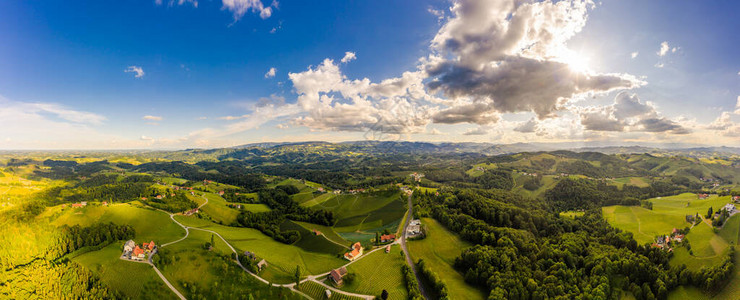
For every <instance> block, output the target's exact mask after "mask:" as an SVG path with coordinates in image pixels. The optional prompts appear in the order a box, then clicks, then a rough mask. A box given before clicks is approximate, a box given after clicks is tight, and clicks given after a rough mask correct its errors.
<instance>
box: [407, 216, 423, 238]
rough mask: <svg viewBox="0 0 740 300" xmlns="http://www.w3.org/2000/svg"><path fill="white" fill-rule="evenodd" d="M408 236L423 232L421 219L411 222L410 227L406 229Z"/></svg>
mask: <svg viewBox="0 0 740 300" xmlns="http://www.w3.org/2000/svg"><path fill="white" fill-rule="evenodd" d="M406 233H407V236H416V235H418V234H421V221H420V220H418V219H416V220H411V223H409V227H408V229H406Z"/></svg>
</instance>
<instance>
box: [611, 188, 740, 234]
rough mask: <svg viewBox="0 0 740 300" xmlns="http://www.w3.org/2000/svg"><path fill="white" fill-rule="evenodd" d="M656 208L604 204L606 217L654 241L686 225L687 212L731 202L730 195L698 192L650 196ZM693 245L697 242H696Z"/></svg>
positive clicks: (616, 225)
mask: <svg viewBox="0 0 740 300" xmlns="http://www.w3.org/2000/svg"><path fill="white" fill-rule="evenodd" d="M649 201H651V202H652V203H653V209H652V210H648V209H645V208H642V207H637V206H619V205H616V206H607V207H604V208H602V213H603V215H604V218H605V219H606V220H607V221H608V222H609V223H610V224H611V225H612V226H615V227H617V228H620V229H622V230H626V231H629V232H632V233H633V234H634V237H635V240H637V242H638V243H640V244H643V243H650V242H652V241H653V240H654V239H655V236H658V235H663V234H668V233H670V232H671V230H673V228H684V227H686V226H690V225H691V224H689V223H687V222H686V215H695V214H696V213H699V214H700V215H703V214H706V212H707V210H708V209H709V207H713V208H714V210H715V211H716V210H717V209H719V208H720V207H722V206H724V205H725V204H727V203H729V202H730V197H729V196H726V197H717V196H714V195H713V196H711V197H710V198H708V199H704V200H698V199H697V197H696V195H695V194H691V193H684V194H681V195H676V196H670V197H662V198H661V197H658V198H653V199H650V200H649ZM692 246H696V245H693V244H692Z"/></svg>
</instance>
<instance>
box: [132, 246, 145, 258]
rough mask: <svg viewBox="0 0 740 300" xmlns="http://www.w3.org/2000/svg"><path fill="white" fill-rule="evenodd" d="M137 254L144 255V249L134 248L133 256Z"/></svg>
mask: <svg viewBox="0 0 740 300" xmlns="http://www.w3.org/2000/svg"><path fill="white" fill-rule="evenodd" d="M139 254H144V249H141V248H139V246H136V248H134V256H139Z"/></svg>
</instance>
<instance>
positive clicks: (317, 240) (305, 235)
mask: <svg viewBox="0 0 740 300" xmlns="http://www.w3.org/2000/svg"><path fill="white" fill-rule="evenodd" d="M280 230H296V231H298V233H300V235H301V238H300V239H299V240H298V241H297V242H295V243H294V244H293V245H294V246H296V247H300V248H301V249H303V250H306V251H310V252H317V253H326V254H331V255H336V254H343V253H345V252H347V247H345V246H342V245H338V244H336V243H333V242H332V241H330V240H328V239H326V238H325V237H324V236H323V235H316V234H315V233H313V232H312V231H311V230H308V229H306V228H305V227H303V226H301V225H298V224H296V223H295V222H293V221H290V220H286V221H285V222H283V224H280Z"/></svg>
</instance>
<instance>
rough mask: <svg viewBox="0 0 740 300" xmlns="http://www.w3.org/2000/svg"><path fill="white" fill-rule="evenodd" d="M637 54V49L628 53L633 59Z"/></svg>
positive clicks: (638, 53)
mask: <svg viewBox="0 0 740 300" xmlns="http://www.w3.org/2000/svg"><path fill="white" fill-rule="evenodd" d="M638 55H640V52H637V51H635V52H632V53H631V54H630V56H631V57H632V58H633V59H634V58H637V56H638Z"/></svg>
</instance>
